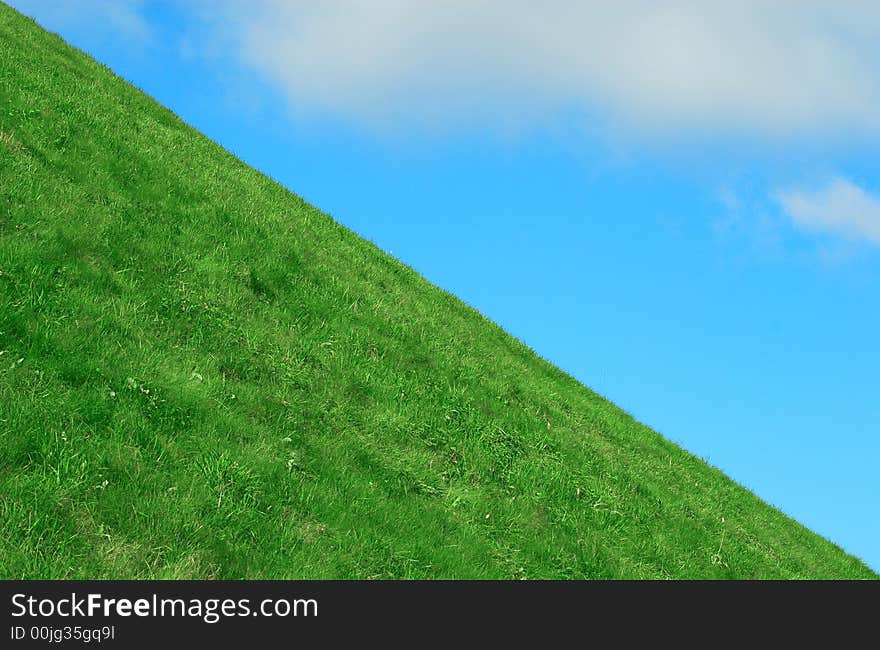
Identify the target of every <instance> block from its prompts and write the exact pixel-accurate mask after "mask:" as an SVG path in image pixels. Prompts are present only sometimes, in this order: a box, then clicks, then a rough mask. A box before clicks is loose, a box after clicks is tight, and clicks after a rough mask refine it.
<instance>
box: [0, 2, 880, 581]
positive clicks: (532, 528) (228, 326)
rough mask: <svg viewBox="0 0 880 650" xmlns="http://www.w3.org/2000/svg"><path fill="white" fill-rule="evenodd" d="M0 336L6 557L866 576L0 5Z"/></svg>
mask: <svg viewBox="0 0 880 650" xmlns="http://www.w3.org/2000/svg"><path fill="white" fill-rule="evenodd" d="M646 326H649V325H648V324H647V323H646ZM594 343H595V344H597V345H600V344H601V342H599V341H596V342H594ZM0 351H2V352H0V445H2V446H0V577H2V578H147V577H151V578H732V577H738V578H849V577H852V578H876V577H877V576H876V575H875V574H874V573H873V572H872V571H871V570H869V569H868V568H867V567H866V566H865V565H864V564H862V563H861V562H860V561H858V560H857V559H855V558H853V557H851V556H849V555H847V554H846V553H844V552H843V551H842V550H841V549H839V548H838V547H836V546H834V545H833V544H831V543H829V542H828V541H826V540H824V539H823V538H821V537H819V536H817V535H815V534H814V533H812V532H810V531H808V530H807V529H805V528H804V527H802V526H801V525H800V524H798V523H796V522H795V521H792V520H791V519H789V518H788V517H786V516H784V515H783V514H781V513H780V512H778V511H777V510H775V509H773V508H771V507H770V506H768V505H766V504H765V503H763V502H761V501H760V500H759V499H758V498H756V497H755V496H754V495H753V494H751V493H750V492H748V491H747V490H745V489H743V488H742V487H740V486H738V485H736V484H735V483H733V482H732V481H731V480H729V479H728V478H726V477H725V476H724V475H723V474H721V473H720V472H718V471H717V470H715V469H713V468H711V467H709V466H708V465H707V464H705V463H704V462H703V461H702V460H700V459H698V458H695V457H694V456H692V455H690V454H688V453H686V452H684V451H682V450H681V449H680V448H678V447H677V446H675V445H674V444H672V443H670V442H668V441H666V440H665V439H663V438H662V437H661V436H659V435H658V434H656V433H655V432H653V431H651V430H650V429H648V428H647V427H645V426H643V425H641V424H639V423H638V422H636V421H635V420H633V419H632V418H631V417H630V416H628V415H627V414H626V413H624V412H623V411H621V410H620V409H619V408H617V407H615V406H614V405H613V404H610V403H609V402H607V401H605V400H604V399H602V398H601V397H599V396H597V395H596V394H594V393H593V392H591V391H590V390H588V389H587V388H585V387H584V386H582V385H581V384H579V383H578V382H576V381H575V380H573V379H572V378H571V377H569V376H567V375H566V374H564V373H563V372H561V371H559V370H558V369H556V368H554V367H553V366H552V365H550V364H549V363H547V362H545V361H543V360H542V359H540V358H539V357H537V356H536V355H535V354H534V353H533V352H531V351H530V350H529V349H528V348H526V347H525V346H523V345H522V344H521V343H519V342H518V341H516V340H515V339H513V338H512V337H510V336H509V335H507V334H505V333H504V332H503V331H502V330H501V329H500V328H498V327H497V326H496V325H494V324H493V323H491V322H489V321H488V320H486V319H485V318H484V317H482V316H481V315H480V314H478V313H477V312H475V311H474V310H472V309H471V308H469V307H467V306H466V305H464V304H462V303H461V302H460V301H459V300H457V299H456V298H454V297H453V296H451V295H449V294H447V293H445V292H443V291H441V290H439V289H437V288H436V287H434V286H432V285H431V284H429V283H428V282H426V281H425V280H424V279H422V278H421V277H419V276H418V275H417V274H416V273H415V272H413V271H412V270H411V269H409V268H408V267H406V266H405V265H403V264H401V263H400V262H398V261H396V260H394V259H392V258H391V257H389V256H387V255H385V254H384V253H382V252H381V251H379V250H378V249H377V248H375V247H374V246H373V245H371V244H370V243H368V242H365V241H363V240H362V239H359V238H358V237H357V236H355V235H354V234H352V233H351V232H349V231H348V230H346V229H345V228H343V227H341V226H340V225H338V224H337V223H335V222H334V221H333V220H332V219H331V218H329V217H328V216H326V215H324V214H322V213H321V212H320V211H319V210H317V209H315V208H314V207H312V206H310V205H308V204H306V203H305V202H304V201H303V200H302V199H300V198H298V197H297V196H295V195H293V194H291V193H290V192H289V191H287V190H285V189H284V188H282V187H281V186H279V185H278V184H276V183H274V182H273V181H272V180H270V179H269V178H267V177H265V176H264V175H262V174H260V173H258V172H256V171H254V170H253V169H251V168H249V167H248V166H247V165H245V164H243V163H242V162H240V161H239V160H237V159H236V158H234V157H233V156H232V155H230V154H229V153H228V152H226V151H224V150H223V149H222V148H221V147H219V146H218V145H216V144H215V143H213V142H211V141H210V140H209V139H207V138H206V137H204V136H202V135H200V134H199V133H198V132H196V131H194V130H193V129H191V128H189V127H188V126H187V125H186V124H184V123H183V122H182V121H181V120H180V119H178V118H177V117H175V116H174V115H173V114H172V113H170V112H169V111H168V110H166V109H164V108H163V107H161V106H159V105H157V104H156V103H155V102H154V101H153V100H151V99H150V98H148V97H146V96H145V95H143V94H142V93H141V92H139V91H138V90H136V89H135V88H133V87H132V86H130V85H128V84H127V83H125V82H124V81H122V80H121V79H119V78H118V77H115V76H114V75H113V74H112V73H110V72H109V71H108V70H107V69H106V68H104V67H102V66H101V65H99V64H97V63H95V62H94V61H93V60H91V59H90V58H89V57H87V56H86V55H84V54H82V53H80V52H79V51H77V50H75V49H73V48H71V47H69V46H67V45H66V44H65V43H64V42H63V41H61V40H60V39H59V38H58V37H56V36H54V35H50V34H48V33H47V32H45V31H43V30H42V29H40V28H39V27H38V26H37V25H36V24H35V23H33V22H32V21H30V20H28V19H26V18H24V17H22V16H21V15H19V14H17V13H16V12H14V11H12V10H11V9H9V8H8V7H6V6H5V5H0Z"/></svg>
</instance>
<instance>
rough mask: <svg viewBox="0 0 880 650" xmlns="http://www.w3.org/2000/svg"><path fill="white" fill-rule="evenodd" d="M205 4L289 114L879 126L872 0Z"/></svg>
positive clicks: (715, 127) (767, 132)
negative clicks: (567, 115) (567, 114)
mask: <svg viewBox="0 0 880 650" xmlns="http://www.w3.org/2000/svg"><path fill="white" fill-rule="evenodd" d="M220 6H221V5H219V4H217V3H211V4H208V5H204V4H203V6H202V8H203V10H204V11H205V12H206V14H207V13H210V14H211V15H212V18H211V22H212V23H213V24H214V25H215V26H216V25H217V24H218V20H217V18H218V16H220V15H222V16H224V18H223V20H221V21H220V22H222V23H224V24H225V27H224V31H226V32H227V33H229V34H231V35H232V38H233V39H234V40H235V43H234V46H235V47H236V48H237V49H238V51H239V53H240V55H241V57H242V59H243V60H244V61H246V62H247V63H248V64H249V65H251V66H253V67H254V68H255V69H256V70H258V71H260V72H261V73H263V74H264V75H265V76H266V77H267V78H268V79H270V80H272V81H273V82H274V83H276V84H277V85H278V86H279V87H280V88H281V89H283V91H284V92H285V94H286V96H287V97H288V99H289V101H290V104H291V106H292V107H294V109H296V110H298V111H306V112H308V111H315V112H318V111H327V110H329V111H333V112H335V113H337V114H340V115H342V116H344V117H347V118H350V119H352V120H355V121H358V122H366V123H372V124H385V125H388V124H391V125H394V124H397V123H399V122H400V121H409V122H414V123H421V124H426V125H432V124H438V123H439V124H449V123H452V124H455V123H460V122H471V121H474V120H482V121H486V120H490V121H493V122H499V123H508V122H513V123H523V122H525V123H529V122H533V121H535V120H546V119H547V118H548V117H549V116H551V115H552V114H554V113H556V112H561V111H572V110H574V111H577V112H581V113H584V114H585V115H592V116H594V117H595V116H601V117H603V118H604V119H610V120H613V121H615V122H623V123H625V124H627V125H629V126H630V127H635V128H638V129H642V130H647V131H650V132H673V133H675V132H679V131H687V132H691V133H693V132H706V133H718V132H723V133H731V134H743V133H745V134H751V135H753V136H756V137H786V136H803V135H807V136H816V137H825V136H829V135H830V136H833V135H839V134H849V135H854V134H864V133H875V132H878V131H880V110H878V107H880V4H878V3H876V2H860V1H852V0H849V1H846V0H841V1H838V2H834V3H831V2H819V1H814V0H777V1H774V2H766V1H765V0H729V1H727V2H719V1H715V2H711V1H701V2H688V1H682V0H679V1H675V0H673V1H668V2H656V1H650V0H641V1H638V0H616V1H611V0H609V1H600V0H583V1H581V2H575V1H565V0H548V1H547V2H540V3H539V2H531V1H528V0H481V1H474V0H322V2H320V3H316V2H305V1H290V0H287V1H285V0H259V1H256V0H255V1H253V2H249V3H247V4H243V3H235V2H231V1H228V2H227V3H225V4H224V5H222V6H223V7H225V9H224V12H223V13H222V14H218V11H219V7H220Z"/></svg>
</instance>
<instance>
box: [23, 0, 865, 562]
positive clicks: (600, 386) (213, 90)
mask: <svg viewBox="0 0 880 650" xmlns="http://www.w3.org/2000/svg"><path fill="white" fill-rule="evenodd" d="M7 1H8V0H7ZM11 4H12V5H13V6H15V7H17V8H18V9H20V10H21V11H23V12H25V13H27V14H29V15H31V16H33V17H35V18H36V19H37V20H38V22H40V23H41V24H43V25H44V26H45V27H47V28H49V29H50V30H52V31H56V32H58V33H60V34H61V35H62V36H63V37H64V38H65V39H66V40H68V42H70V43H72V44H74V45H76V46H78V47H80V48H82V49H84V50H85V51H87V52H88V53H90V54H91V55H93V56H94V57H95V58H97V59H98V60H99V61H101V62H102V63H104V64H106V65H108V66H109V67H110V68H111V69H113V70H114V71H115V72H116V73H117V74H119V75H120V76H122V77H124V78H125V79H127V80H128V81H130V82H132V83H133V84H135V85H136V86H138V87H140V88H141V89H143V90H144V91H146V92H147V93H149V94H150V95H152V96H153V97H155V98H156V99H157V100H158V101H159V102H161V103H163V104H165V105H166V106H168V107H170V108H171V109H172V110H173V111H174V112H176V113H177V114H178V115H180V116H181V117H182V118H183V119H185V120H186V121H187V122H189V123H190V124H192V125H193V126H195V127H196V128H198V129H199V130H201V131H203V132H204V133H206V134H207V135H209V136H210V137H211V138H213V139H214V140H216V141H218V142H220V143H221V144H223V145H224V146H225V147H226V148H227V149H229V150H231V151H232V152H234V153H235V154H236V155H238V156H239V157H241V158H242V159H243V160H245V161H246V162H248V163H250V164H252V165H253V166H255V167H257V168H258V169H260V170H262V171H263V172H265V173H267V174H268V175H270V176H272V177H273V178H275V179H277V180H278V181H280V182H281V183H283V184H284V185H286V186H287V187H289V188H290V189H292V190H293V191H295V192H296V193H298V194H300V195H301V196H303V197H305V198H306V199H307V200H309V201H310V202H312V203H314V204H315V205H317V206H318V207H320V208H321V209H323V210H324V211H326V212H328V213H330V214H331V215H332V216H333V217H334V218H336V219H337V220H338V221H340V222H342V223H343V224H345V225H346V226H348V227H350V228H352V229H353V230H354V231H356V232H357V233H359V234H360V235H362V236H363V237H365V238H367V239H370V240H372V241H374V242H376V243H377V244H378V245H379V246H380V247H381V248H383V249H384V250H386V251H389V252H392V253H393V254H394V255H395V256H396V257H398V258H400V259H402V260H403V261H405V262H406V263H408V264H410V265H411V266H413V267H414V268H415V269H417V270H418V271H419V272H420V273H422V274H423V275H424V276H425V277H427V278H428V279H429V280H431V281H432V282H434V283H435V284H437V285H439V286H441V287H443V288H445V289H448V290H450V291H452V292H453V293H455V294H457V295H458V296H460V297H461V298H462V299H463V300H465V301H466V302H468V303H469V304H471V305H473V306H474V307H476V308H477V309H479V310H480V311H481V312H483V313H484V314H486V315H487V316H488V317H490V318H491V319H493V320H494V321H496V322H498V323H499V324H501V325H502V326H503V327H504V328H505V329H507V330H508V331H509V332H511V333H512V334H514V335H515V336H517V337H519V338H520V339H522V340H523V341H525V342H526V343H527V344H528V345H529V346H531V347H532V348H533V349H534V350H536V351H537V352H538V353H539V354H541V355H542V356H544V357H546V358H548V359H550V360H551V361H553V362H554V363H555V364H556V365H558V366H560V367H561V368H563V369H564V370H566V371H568V372H569V373H571V374H572V375H574V376H575V377H577V378H578V379H580V380H581V381H583V382H584V383H585V384H586V385H588V386H590V387H591V388H593V389H595V390H597V391H598V392H600V393H602V394H603V395H605V396H606V397H608V398H609V399H611V400H613V401H614V402H616V403H617V404H619V405H620V406H622V407H623V408H625V409H626V410H627V411H629V412H630V413H632V414H633V415H634V416H636V417H637V418H638V419H640V420H642V421H643V422H645V423H647V424H649V425H650V426H652V427H653V428H655V429H657V430H658V431H660V432H661V433H663V434H664V435H665V436H666V437H668V438H670V439H671V440H673V441H675V442H677V443H679V444H680V445H682V446H683V447H685V448H687V449H688V450H690V451H692V452H694V453H696V454H698V455H700V456H701V457H703V458H705V459H707V460H708V461H709V462H710V463H712V464H713V465H715V466H716V467H719V468H720V469H722V470H723V471H725V472H726V473H727V474H728V475H730V476H731V477H733V478H734V479H735V480H737V481H738V482H740V483H741V484H743V485H745V486H746V487H748V488H750V489H752V490H753V491H755V492H756V493H757V494H758V495H759V496H761V497H762V498H763V499H765V500H766V501H768V502H770V503H772V504H773V505H775V506H777V507H779V508H780V509H782V510H783V511H784V512H786V513H788V514H789V515H791V516H793V517H795V518H796V519H798V520H799V521H801V522H803V523H804V524H805V525H807V526H809V527H810V528H812V529H813V530H815V531H817V532H819V533H821V534H823V535H825V536H826V537H828V538H830V539H832V540H833V541H835V542H836V543H838V544H840V545H841V546H843V547H844V548H845V549H846V550H848V551H850V552H852V553H854V554H856V555H858V556H859V557H861V558H863V559H864V560H866V561H867V562H868V563H869V564H870V565H871V566H873V567H874V568H875V569H880V436H878V433H880V341H878V337H880V300H878V297H880V156H878V154H880V56H878V55H880V8H874V7H872V5H871V3H860V2H835V3H831V2H827V3H821V2H811V1H802V2H797V3H792V2H788V1H781V2H778V3H764V2H761V3H758V2H754V3H753V2H736V3H734V2H726V3H725V2H715V3H699V4H697V3H688V2H670V3H666V4H663V5H660V4H658V3H648V2H619V3H600V2H591V1H584V2H580V3H576V2H555V1H551V2H548V3H525V2H517V1H515V0H514V1H504V2H502V1H501V0H487V1H486V2H484V3H466V2H456V1H454V0H443V1H441V0H435V1H432V2H427V1H426V2H392V1H387V0H377V1H375V2H364V1H361V0H351V1H349V2H337V1H336V0H327V1H326V2H322V3H300V2H287V3H284V2H278V1H272V0H255V1H254V2H248V3H236V2H233V1H231V0H230V1H228V2H223V1H220V2H207V1H200V0H188V1H184V0H182V1H181V2H170V1H169V2H137V1H134V0H119V1H115V2H113V1H101V0H71V1H69V2H65V3H57V2H49V1H45V2H41V1H35V0H14V1H13V2H11ZM539 5H540V7H541V9H540V10H538V9H536V7H538V6H539ZM795 5H796V6H797V9H795Z"/></svg>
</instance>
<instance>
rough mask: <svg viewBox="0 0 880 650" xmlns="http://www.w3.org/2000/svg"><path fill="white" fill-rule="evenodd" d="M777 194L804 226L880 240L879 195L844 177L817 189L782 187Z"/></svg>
mask: <svg viewBox="0 0 880 650" xmlns="http://www.w3.org/2000/svg"><path fill="white" fill-rule="evenodd" d="M775 198H776V200H777V201H778V202H779V203H780V205H781V206H782V209H783V210H784V211H785V213H786V214H787V215H788V216H789V217H790V218H791V219H792V220H793V221H794V222H795V223H796V224H798V225H800V226H801V227H803V228H806V229H808V230H813V231H821V232H830V233H835V234H839V235H844V236H847V237H850V238H853V239H864V240H867V241H870V242H872V243H874V244H880V197H877V196H874V195H872V194H870V193H868V192H867V191H865V190H863V189H862V188H860V187H859V186H858V185H855V184H853V183H852V182H850V181H848V180H846V179H845V178H835V179H834V180H832V181H831V182H830V183H829V184H828V185H827V186H825V187H823V188H821V189H818V190H802V189H792V190H783V191H779V192H777V193H776V196H775Z"/></svg>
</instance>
